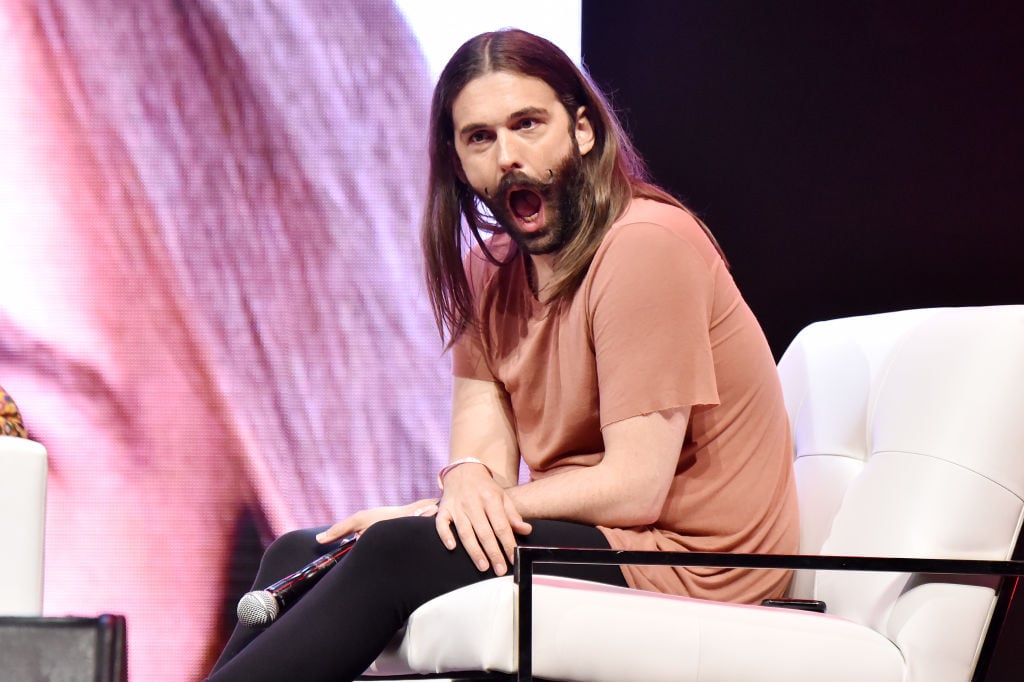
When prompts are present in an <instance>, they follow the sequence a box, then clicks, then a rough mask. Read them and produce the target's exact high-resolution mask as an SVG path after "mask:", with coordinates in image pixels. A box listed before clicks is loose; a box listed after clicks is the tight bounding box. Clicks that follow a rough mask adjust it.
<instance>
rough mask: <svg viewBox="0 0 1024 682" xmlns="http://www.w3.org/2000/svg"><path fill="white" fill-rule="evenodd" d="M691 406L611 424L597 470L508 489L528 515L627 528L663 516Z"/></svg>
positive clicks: (575, 471)
mask: <svg viewBox="0 0 1024 682" xmlns="http://www.w3.org/2000/svg"><path fill="white" fill-rule="evenodd" d="M689 415H690V408H689V407H680V408H674V409H670V410H663V411H661V412H654V413H652V414H646V415H642V416H638V417H631V418H629V419H623V420H622V421H620V422H616V423H614V424H609V425H608V426H606V427H605V428H604V429H603V430H602V432H601V434H602V436H603V438H604V444H605V455H604V459H602V460H601V462H600V463H599V464H597V465H595V466H592V467H582V468H579V469H572V470H569V471H567V472H565V473H564V474H558V475H555V476H551V477H549V478H544V479H540V480H537V481H532V482H530V483H527V484H525V485H522V486H519V487H517V488H513V489H511V490H509V495H510V497H511V498H512V500H513V501H514V502H515V505H516V509H518V510H519V513H520V514H522V515H523V516H524V517H529V518H546V519H563V520H566V521H579V522H581V523H588V524H591V525H595V526H614V527H619V528H629V527H631V526H644V525H649V524H652V523H654V522H655V521H657V520H658V517H659V516H660V514H661V510H662V507H663V506H664V504H665V498H666V497H667V496H668V491H669V487H670V486H671V484H672V478H673V476H674V474H675V470H676V466H677V465H678V462H679V452H680V450H681V449H682V447H683V438H684V437H685V434H686V425H687V422H688V420H689Z"/></svg>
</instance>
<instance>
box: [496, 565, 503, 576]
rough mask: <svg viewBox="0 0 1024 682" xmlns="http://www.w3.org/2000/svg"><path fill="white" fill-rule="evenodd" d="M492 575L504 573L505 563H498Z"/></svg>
mask: <svg viewBox="0 0 1024 682" xmlns="http://www.w3.org/2000/svg"><path fill="white" fill-rule="evenodd" d="M494 575H498V576H501V575H505V564H498V565H497V566H495V567H494Z"/></svg>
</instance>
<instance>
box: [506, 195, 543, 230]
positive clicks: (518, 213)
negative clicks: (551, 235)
mask: <svg viewBox="0 0 1024 682" xmlns="http://www.w3.org/2000/svg"><path fill="white" fill-rule="evenodd" d="M543 205H544V202H543V201H542V199H541V196H540V195H539V194H537V193H536V192H534V191H533V190H530V189H516V190H512V191H511V192H510V193H509V195H508V207H509V210H510V211H511V212H512V215H514V216H515V217H516V218H518V219H519V222H520V223H521V224H522V225H523V227H525V228H531V227H537V226H538V225H539V219H540V212H541V209H542V208H543Z"/></svg>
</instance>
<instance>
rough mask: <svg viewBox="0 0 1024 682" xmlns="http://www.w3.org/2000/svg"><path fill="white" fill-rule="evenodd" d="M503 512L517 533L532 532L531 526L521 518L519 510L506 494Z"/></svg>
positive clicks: (526, 533) (527, 533) (525, 533)
mask: <svg viewBox="0 0 1024 682" xmlns="http://www.w3.org/2000/svg"><path fill="white" fill-rule="evenodd" d="M505 514H506V515H507V516H508V522H509V524H510V525H511V526H512V530H513V531H515V532H516V534H517V535H529V534H530V533H532V532H533V526H531V525H530V524H529V523H527V522H526V520H524V519H523V517H522V515H521V514H520V513H519V510H518V509H516V505H515V503H513V502H512V499H511V498H510V497H508V496H506V497H505Z"/></svg>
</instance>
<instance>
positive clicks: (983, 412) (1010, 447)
mask: <svg viewBox="0 0 1024 682" xmlns="http://www.w3.org/2000/svg"><path fill="white" fill-rule="evenodd" d="M779 372H780V376H781V377H782V383H783V390H784V393H785V397H786V406H787V409H788V411H789V414H790V419H791V424H792V427H793V435H794V440H795V449H796V460H795V469H796V475H797V486H798V489H799V498H800V517H801V524H802V529H801V551H802V552H804V553H809V554H839V555H862V556H905V557H932V558H967V559H1008V558H1010V556H1011V554H1012V552H1013V550H1014V547H1015V545H1016V540H1017V535H1018V531H1019V529H1020V526H1021V521H1022V518H1024V502H1022V500H1024V306H993V307H979V308H934V309H921V310H908V311H903V312H896V313H885V314H880V315H869V316H863V317H853V318H846V319H839V320H832V321H828V322H820V323H816V324H813V325H811V326H809V327H807V328H806V329H805V330H803V331H802V332H801V333H800V334H799V335H798V336H797V337H796V339H794V341H793V343H792V344H791V346H790V347H789V349H788V350H787V351H786V353H785V355H784V356H783V358H782V360H781V361H780V363H779ZM996 584H997V583H996V581H993V580H961V579H954V578H950V577H939V576H925V575H905V574H888V573H885V574H882V573H873V574H872V573H845V572H819V573H817V574H815V573H812V572H804V573H801V574H799V575H797V576H796V577H795V579H794V583H793V586H792V588H791V593H792V594H793V596H801V597H807V598H815V599H821V600H823V601H825V602H827V604H828V608H829V612H830V613H833V614H836V615H839V616H841V617H845V618H848V619H851V620H854V621H856V622H859V623H862V624H864V625H867V626H870V627H872V628H873V629H875V630H877V631H879V632H881V633H882V634H884V635H886V636H887V637H889V638H890V639H891V640H892V641H894V642H896V643H897V644H898V645H899V646H900V649H901V650H902V651H903V652H904V654H905V655H907V656H908V670H909V671H910V676H909V677H908V682H909V680H939V679H967V678H968V677H969V676H970V670H971V669H972V668H973V665H974V660H975V658H976V655H977V650H978V648H979V646H980V643H981V641H982V638H983V637H984V632H985V629H986V626H987V623H988V620H989V617H990V615H991V611H992V607H993V604H994V596H993V592H994V589H993V588H994V587H995V585H996ZM911 657H913V658H914V659H915V660H910V659H911ZM958 670H959V671H966V673H965V674H962V675H960V674H959V673H957V672H955V671H958ZM951 671H954V672H951Z"/></svg>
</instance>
